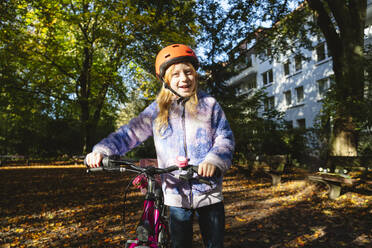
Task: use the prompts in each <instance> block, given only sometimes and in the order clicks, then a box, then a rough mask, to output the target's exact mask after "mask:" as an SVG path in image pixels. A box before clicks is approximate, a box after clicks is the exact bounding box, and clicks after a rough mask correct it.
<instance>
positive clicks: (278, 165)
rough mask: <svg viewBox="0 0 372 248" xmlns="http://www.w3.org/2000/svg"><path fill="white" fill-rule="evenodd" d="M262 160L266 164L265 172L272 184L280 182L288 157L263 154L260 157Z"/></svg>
mask: <svg viewBox="0 0 372 248" xmlns="http://www.w3.org/2000/svg"><path fill="white" fill-rule="evenodd" d="M262 161H264V162H265V163H266V164H267V165H268V167H267V168H265V173H266V174H268V175H270V177H271V179H272V185H273V186H276V185H278V184H280V183H281V179H282V175H283V173H284V169H285V166H286V165H287V164H288V157H287V156H286V155H272V156H265V157H263V158H262Z"/></svg>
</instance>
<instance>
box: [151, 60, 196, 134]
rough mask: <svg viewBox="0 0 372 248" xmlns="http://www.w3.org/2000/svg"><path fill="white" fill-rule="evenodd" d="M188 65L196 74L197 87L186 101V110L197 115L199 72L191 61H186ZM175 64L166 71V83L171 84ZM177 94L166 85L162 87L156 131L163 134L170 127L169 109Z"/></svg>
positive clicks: (159, 95) (158, 100) (158, 101)
mask: <svg viewBox="0 0 372 248" xmlns="http://www.w3.org/2000/svg"><path fill="white" fill-rule="evenodd" d="M185 64H187V65H188V66H190V67H191V68H192V73H193V75H194V76H195V88H194V92H193V94H192V96H191V97H190V99H189V100H188V101H187V102H186V105H185V107H186V111H187V112H188V113H190V114H191V115H193V116H195V115H196V112H197V109H196V107H197V105H198V96H197V88H198V81H197V72H196V70H195V68H194V66H193V65H192V64H191V63H187V62H186V63H185ZM174 67H175V65H174V64H173V65H171V66H170V67H169V68H168V69H167V70H166V72H165V75H164V82H165V83H166V84H168V85H169V84H170V80H171V76H172V72H173V70H174ZM174 98H175V96H174V94H173V93H172V92H171V91H170V90H168V89H166V88H165V87H164V86H163V87H162V88H161V90H160V92H159V94H158V96H157V98H156V101H157V103H158V106H159V114H158V116H157V117H156V120H155V123H156V131H157V132H158V134H161V132H162V131H164V130H165V129H166V128H167V127H168V117H169V109H170V106H171V104H172V101H173V100H174Z"/></svg>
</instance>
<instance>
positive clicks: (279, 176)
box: [270, 174, 282, 186]
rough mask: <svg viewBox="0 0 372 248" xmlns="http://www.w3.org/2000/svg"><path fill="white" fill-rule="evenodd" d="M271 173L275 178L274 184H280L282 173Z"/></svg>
mask: <svg viewBox="0 0 372 248" xmlns="http://www.w3.org/2000/svg"><path fill="white" fill-rule="evenodd" d="M270 175H271V178H272V179H273V186H277V185H278V184H280V181H281V178H282V176H281V175H276V174H270Z"/></svg>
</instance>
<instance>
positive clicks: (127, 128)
mask: <svg viewBox="0 0 372 248" xmlns="http://www.w3.org/2000/svg"><path fill="white" fill-rule="evenodd" d="M158 112H159V108H158V105H157V102H153V103H152V104H150V105H149V106H148V107H147V108H146V109H145V110H144V111H143V112H141V113H140V114H139V115H138V117H136V118H133V119H132V120H131V121H130V122H129V123H128V124H127V125H123V126H122V127H120V128H119V129H118V130H117V131H116V132H114V133H111V134H110V135H109V136H108V137H107V138H105V139H103V140H102V141H100V142H99V143H98V144H97V145H95V146H94V147H93V151H95V152H100V153H103V154H105V155H113V154H116V155H124V154H125V153H126V152H128V151H130V150H131V149H133V148H134V147H136V146H138V145H139V144H141V143H142V142H143V141H145V140H146V139H147V138H149V137H150V136H153V137H154V143H155V148H156V153H157V160H158V166H159V168H165V167H168V166H171V165H173V163H172V161H174V160H175V158H176V157H177V156H185V157H187V158H188V159H190V161H189V164H193V165H197V164H200V163H201V162H207V163H211V164H213V165H215V166H217V167H218V168H219V169H220V170H221V172H222V174H224V172H226V170H228V169H229V168H230V166H231V160H232V156H233V152H234V145H235V143H234V136H233V133H232V131H231V129H230V126H229V123H228V121H227V119H226V116H225V114H224V112H223V110H222V108H221V106H220V105H219V104H218V103H217V101H216V99H215V98H213V97H211V96H210V95H208V94H206V93H204V92H199V93H198V106H197V114H196V115H191V114H189V113H188V112H187V111H185V108H184V105H183V104H178V103H177V102H176V101H174V102H173V103H172V104H171V107H170V110H169V117H168V127H167V128H166V129H165V130H163V131H162V132H160V134H159V133H158V132H157V131H156V125H155V119H156V117H157V115H158ZM175 173H179V172H175ZM181 173H182V172H181ZM207 179H208V180H210V181H211V182H212V186H209V185H206V184H202V183H198V182H192V183H189V182H185V181H181V180H179V179H177V178H175V177H174V176H173V175H171V174H164V175H163V176H162V188H163V192H164V201H165V204H166V205H168V206H175V207H183V208H188V209H191V208H198V207H203V206H207V205H210V204H214V203H218V202H220V201H222V200H223V196H222V177H219V178H216V177H211V178H207Z"/></svg>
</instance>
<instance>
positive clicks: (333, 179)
mask: <svg viewBox="0 0 372 248" xmlns="http://www.w3.org/2000/svg"><path fill="white" fill-rule="evenodd" d="M308 180H309V181H314V182H320V183H324V184H325V185H327V186H328V197H329V198H330V199H332V200H335V199H337V198H338V197H339V196H340V194H341V188H342V185H347V186H352V185H353V184H354V182H355V179H352V178H350V176H348V175H342V174H338V173H328V172H318V173H316V174H314V175H309V176H308Z"/></svg>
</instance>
